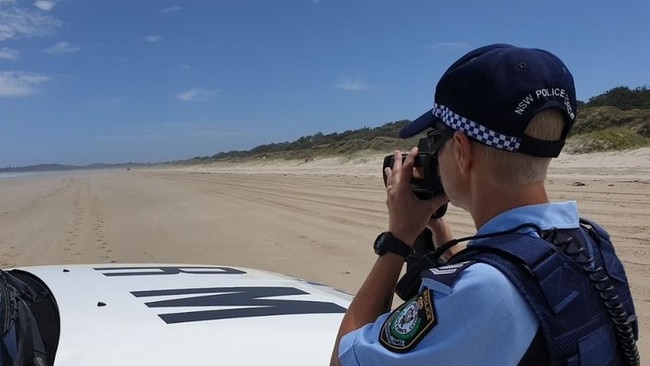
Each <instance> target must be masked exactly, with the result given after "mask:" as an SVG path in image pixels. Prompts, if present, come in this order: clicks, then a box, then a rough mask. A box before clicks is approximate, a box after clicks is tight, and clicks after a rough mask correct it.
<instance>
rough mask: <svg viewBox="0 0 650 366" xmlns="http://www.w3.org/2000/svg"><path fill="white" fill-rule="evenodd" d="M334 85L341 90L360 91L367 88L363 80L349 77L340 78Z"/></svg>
mask: <svg viewBox="0 0 650 366" xmlns="http://www.w3.org/2000/svg"><path fill="white" fill-rule="evenodd" d="M336 87H337V88H339V89H342V90H349V91H361V90H366V89H367V86H366V83H365V81H363V80H361V79H358V78H350V77H345V78H341V79H340V80H339V81H338V82H337V83H336Z"/></svg>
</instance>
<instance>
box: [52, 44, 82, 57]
mask: <svg viewBox="0 0 650 366" xmlns="http://www.w3.org/2000/svg"><path fill="white" fill-rule="evenodd" d="M80 49H81V48H80V47H74V46H72V45H71V44H70V43H68V42H59V43H57V44H55V45H54V46H51V47H48V48H47V49H46V50H45V52H47V53H51V54H54V55H65V54H67V53H75V52H77V51H79V50H80Z"/></svg>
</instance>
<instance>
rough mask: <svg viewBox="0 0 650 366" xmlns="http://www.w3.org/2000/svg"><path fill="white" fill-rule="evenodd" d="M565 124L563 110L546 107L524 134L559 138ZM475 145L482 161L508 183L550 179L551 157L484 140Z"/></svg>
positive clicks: (551, 138) (552, 138)
mask: <svg viewBox="0 0 650 366" xmlns="http://www.w3.org/2000/svg"><path fill="white" fill-rule="evenodd" d="M564 124H565V122H564V117H563V115H562V113H561V112H560V111H559V110H557V109H545V110H542V111H540V112H539V113H537V114H536V115H535V116H534V117H533V119H532V120H531V121H530V123H529V124H528V127H527V128H526V130H525V131H524V134H525V135H527V136H530V137H534V138H536V139H539V140H546V141H557V140H559V139H560V138H561V137H562V131H563V129H564ZM475 146H476V147H477V150H478V151H479V152H480V156H481V159H482V162H483V163H484V164H486V165H487V166H488V168H489V169H491V171H493V172H494V174H495V177H497V178H498V179H499V180H500V181H501V182H503V183H504V184H516V185H524V184H529V183H535V182H543V181H544V180H546V172H547V170H548V166H549V164H550V162H551V158H540V157H535V156H530V155H525V154H521V153H512V152H509V151H505V150H499V149H496V148H492V147H489V146H486V145H483V144H480V143H475Z"/></svg>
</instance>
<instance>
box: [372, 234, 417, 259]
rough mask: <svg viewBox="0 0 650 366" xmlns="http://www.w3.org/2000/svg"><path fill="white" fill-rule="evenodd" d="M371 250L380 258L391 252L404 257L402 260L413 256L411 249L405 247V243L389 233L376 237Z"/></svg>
mask: <svg viewBox="0 0 650 366" xmlns="http://www.w3.org/2000/svg"><path fill="white" fill-rule="evenodd" d="M373 248H374V249H375V253H376V254H377V255H380V256H381V255H384V254H386V253H387V252H391V253H395V254H399V255H401V256H402V257H404V259H406V257H408V256H409V255H411V254H413V248H411V247H410V246H408V245H406V243H404V242H403V241H401V240H399V239H397V238H396V237H395V236H394V235H393V234H391V233H390V232H389V231H385V232H383V233H381V234H379V236H377V239H375V244H374V245H373Z"/></svg>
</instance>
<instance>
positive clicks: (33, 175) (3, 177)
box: [0, 172, 57, 181]
mask: <svg viewBox="0 0 650 366" xmlns="http://www.w3.org/2000/svg"><path fill="white" fill-rule="evenodd" d="M56 173H57V172H20V173H13V172H12V173H8V172H7V173H0V181H4V180H10V179H25V178H38V177H47V176H51V175H54V174H56Z"/></svg>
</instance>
